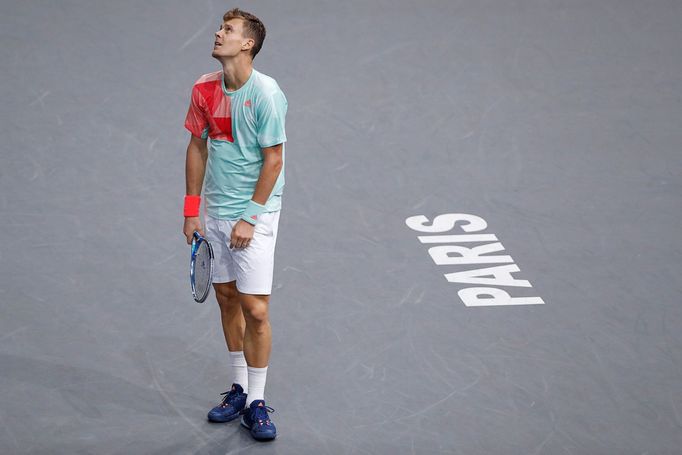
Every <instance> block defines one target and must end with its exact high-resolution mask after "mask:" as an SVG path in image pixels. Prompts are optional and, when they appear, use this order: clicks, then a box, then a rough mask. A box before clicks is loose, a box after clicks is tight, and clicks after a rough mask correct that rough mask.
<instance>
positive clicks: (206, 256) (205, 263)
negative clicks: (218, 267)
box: [194, 242, 211, 297]
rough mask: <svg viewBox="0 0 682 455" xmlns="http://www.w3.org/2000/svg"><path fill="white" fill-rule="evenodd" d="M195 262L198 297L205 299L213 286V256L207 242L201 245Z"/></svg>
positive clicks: (195, 285) (195, 284) (195, 282)
mask: <svg viewBox="0 0 682 455" xmlns="http://www.w3.org/2000/svg"><path fill="white" fill-rule="evenodd" d="M195 258H196V259H195V262H194V287H195V292H196V294H197V297H203V296H205V295H206V294H207V293H208V289H209V287H210V286H211V254H210V252H209V247H208V245H207V244H206V242H202V243H201V244H200V245H199V249H198V250H197V254H196V256H195Z"/></svg>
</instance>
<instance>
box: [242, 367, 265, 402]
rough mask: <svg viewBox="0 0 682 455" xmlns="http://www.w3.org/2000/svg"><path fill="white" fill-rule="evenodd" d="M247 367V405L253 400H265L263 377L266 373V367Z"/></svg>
mask: <svg viewBox="0 0 682 455" xmlns="http://www.w3.org/2000/svg"><path fill="white" fill-rule="evenodd" d="M248 369H249V396H248V399H247V401H248V403H247V404H246V406H249V405H250V404H251V403H252V402H253V401H255V400H265V378H266V376H267V375H268V367H264V368H256V367H248Z"/></svg>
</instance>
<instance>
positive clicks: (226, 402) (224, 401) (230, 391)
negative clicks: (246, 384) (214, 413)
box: [221, 389, 239, 407]
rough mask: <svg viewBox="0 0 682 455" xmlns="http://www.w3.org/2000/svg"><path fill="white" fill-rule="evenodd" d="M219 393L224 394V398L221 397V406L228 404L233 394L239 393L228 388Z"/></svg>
mask: <svg viewBox="0 0 682 455" xmlns="http://www.w3.org/2000/svg"><path fill="white" fill-rule="evenodd" d="M221 395H225V398H223V402H222V406H223V407H225V406H227V405H228V404H230V403H228V401H230V400H231V399H232V398H234V397H235V396H237V395H239V392H237V391H236V390H231V389H230V390H228V391H227V392H223V393H221Z"/></svg>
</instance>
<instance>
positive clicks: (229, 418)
mask: <svg viewBox="0 0 682 455" xmlns="http://www.w3.org/2000/svg"><path fill="white" fill-rule="evenodd" d="M237 417H239V413H236V414H234V415H233V416H230V417H228V418H227V419H213V418H211V417H206V418H207V420H208V421H209V422H212V423H227V422H232V421H233V420H234V419H236V418H237Z"/></svg>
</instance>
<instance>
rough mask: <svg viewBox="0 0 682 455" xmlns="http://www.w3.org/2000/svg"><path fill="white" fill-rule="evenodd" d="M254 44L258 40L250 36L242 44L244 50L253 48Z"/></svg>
mask: <svg viewBox="0 0 682 455" xmlns="http://www.w3.org/2000/svg"><path fill="white" fill-rule="evenodd" d="M254 44H256V41H255V40H254V39H253V38H249V39H247V40H246V43H244V44H242V50H246V49H251V48H252V47H253V46H254ZM245 46H246V47H245Z"/></svg>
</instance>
